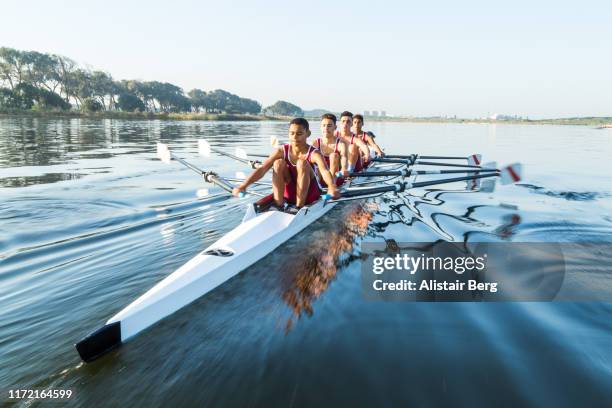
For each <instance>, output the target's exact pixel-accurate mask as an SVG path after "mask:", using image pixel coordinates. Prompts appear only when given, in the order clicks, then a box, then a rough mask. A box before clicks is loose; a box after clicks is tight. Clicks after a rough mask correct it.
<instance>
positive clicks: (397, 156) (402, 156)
mask: <svg viewBox="0 0 612 408" xmlns="http://www.w3.org/2000/svg"><path fill="white" fill-rule="evenodd" d="M385 157H386V158H389V159H425V160H466V159H467V157H465V156H463V157H462V156H422V155H420V154H385Z"/></svg>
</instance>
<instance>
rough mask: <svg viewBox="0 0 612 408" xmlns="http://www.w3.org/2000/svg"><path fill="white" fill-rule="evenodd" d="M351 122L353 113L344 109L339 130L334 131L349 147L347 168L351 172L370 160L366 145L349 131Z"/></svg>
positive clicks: (361, 167)
mask: <svg viewBox="0 0 612 408" xmlns="http://www.w3.org/2000/svg"><path fill="white" fill-rule="evenodd" d="M352 124H353V114H352V113H351V112H349V111H344V112H342V114H341V115H340V131H337V132H336V135H337V136H340V137H341V138H342V140H343V141H344V143H346V144H347V145H348V147H349V152H348V157H349V165H348V167H349V170H350V171H352V172H358V171H361V170H363V168H365V167H367V166H368V161H369V160H370V149H369V148H368V145H367V144H365V143H364V142H363V140H361V139H359V138H358V137H356V136H355V134H354V133H353V132H351V125H352Z"/></svg>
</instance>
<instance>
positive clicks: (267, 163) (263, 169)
mask: <svg viewBox="0 0 612 408" xmlns="http://www.w3.org/2000/svg"><path fill="white" fill-rule="evenodd" d="M282 158H283V153H282V152H281V149H276V150H274V151H273V152H272V153H270V156H268V158H267V159H266V160H264V161H263V163H261V166H260V167H259V168H257V169H255V170H253V172H252V173H251V174H249V176H248V177H247V178H246V179H245V180H244V181H243V182H242V183H240V185H239V186H238V187H236V188H234V192H233V193H234V195H235V196H237V195H238V194H239V193H241V192H244V191H246V189H247V187H248V186H250V185H251V184H253V183H254V182H256V181H258V180H260V179H261V178H262V177H263V176H265V175H266V173H267V172H268V171H269V170H270V169H271V168H272V166H274V162H275V161H276V160H278V159H282Z"/></svg>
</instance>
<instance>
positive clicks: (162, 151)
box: [157, 142, 172, 163]
mask: <svg viewBox="0 0 612 408" xmlns="http://www.w3.org/2000/svg"><path fill="white" fill-rule="evenodd" d="M157 157H158V158H159V160H161V161H162V162H164V163H170V161H172V157H171V156H170V149H168V145H167V144H165V143H159V142H158V143H157Z"/></svg>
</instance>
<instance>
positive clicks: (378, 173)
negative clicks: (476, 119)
mask: <svg viewBox="0 0 612 408" xmlns="http://www.w3.org/2000/svg"><path fill="white" fill-rule="evenodd" d="M498 171H499V170H498V169H478V170H469V169H465V170H387V171H361V172H358V173H351V174H349V175H348V176H345V177H389V176H398V177H399V176H403V177H409V176H411V175H415V174H416V175H424V174H473V173H492V172H498ZM340 174H341V173H338V177H340Z"/></svg>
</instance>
